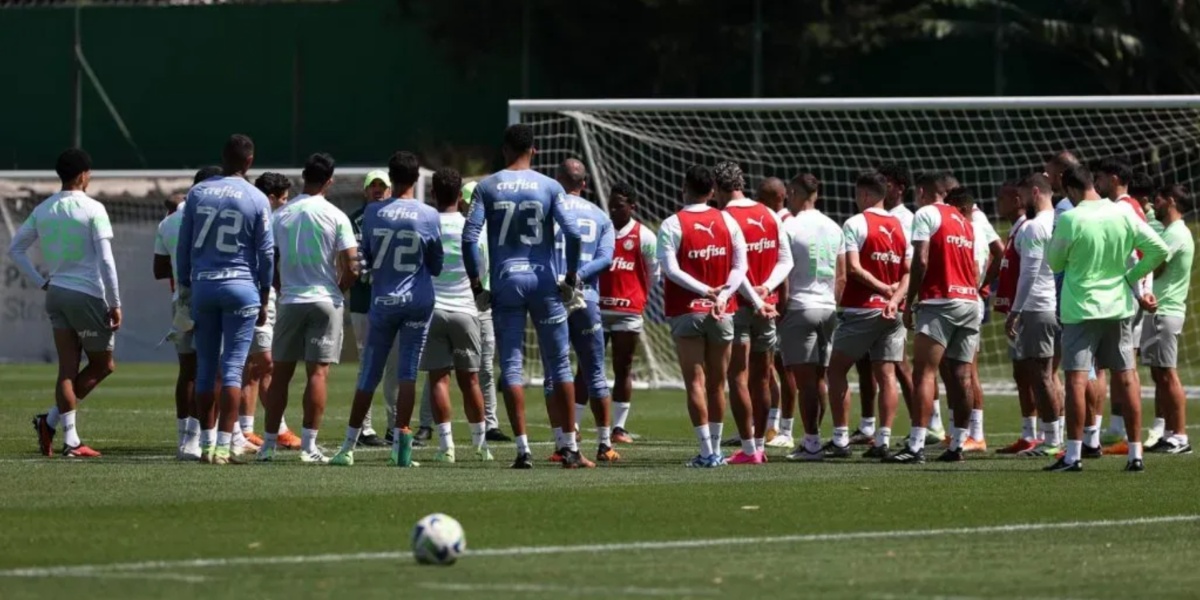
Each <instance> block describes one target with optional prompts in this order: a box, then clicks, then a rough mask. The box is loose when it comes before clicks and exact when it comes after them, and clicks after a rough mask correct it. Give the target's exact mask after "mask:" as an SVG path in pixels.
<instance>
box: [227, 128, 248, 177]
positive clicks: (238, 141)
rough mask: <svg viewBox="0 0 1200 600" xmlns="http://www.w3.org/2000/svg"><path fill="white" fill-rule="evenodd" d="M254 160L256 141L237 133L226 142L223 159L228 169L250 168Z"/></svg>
mask: <svg viewBox="0 0 1200 600" xmlns="http://www.w3.org/2000/svg"><path fill="white" fill-rule="evenodd" d="M252 158H254V140H252V139H250V136H248V135H242V134H240V133H235V134H233V135H231V136H229V139H228V140H225V147H224V148H223V149H222V150H221V159H222V161H223V162H224V163H225V166H226V167H232V168H237V169H245V168H246V167H248V166H250V160H251V159H252Z"/></svg>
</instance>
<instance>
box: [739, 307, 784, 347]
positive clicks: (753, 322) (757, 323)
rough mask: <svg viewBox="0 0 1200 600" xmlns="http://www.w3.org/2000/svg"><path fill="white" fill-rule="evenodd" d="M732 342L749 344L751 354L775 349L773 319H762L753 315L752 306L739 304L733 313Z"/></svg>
mask: <svg viewBox="0 0 1200 600" xmlns="http://www.w3.org/2000/svg"><path fill="white" fill-rule="evenodd" d="M733 340H734V341H735V342H737V343H739V344H749V346H750V350H751V351H752V352H766V351H768V350H774V349H775V319H764V318H762V317H760V316H758V315H757V314H755V310H754V305H753V304H749V305H745V304H739V305H738V309H737V312H735V313H733Z"/></svg>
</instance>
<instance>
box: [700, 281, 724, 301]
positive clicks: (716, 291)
mask: <svg viewBox="0 0 1200 600" xmlns="http://www.w3.org/2000/svg"><path fill="white" fill-rule="evenodd" d="M723 289H725V286H723V285H722V286H718V287H710V288H708V291H707V292H705V293H704V297H705V298H708V299H709V300H712V301H713V302H716V301H717V297H718V296H720V295H721V290H723Z"/></svg>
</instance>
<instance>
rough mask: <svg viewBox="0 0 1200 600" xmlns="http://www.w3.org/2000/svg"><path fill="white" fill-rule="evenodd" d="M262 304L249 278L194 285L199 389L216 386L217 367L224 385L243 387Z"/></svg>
mask: <svg viewBox="0 0 1200 600" xmlns="http://www.w3.org/2000/svg"><path fill="white" fill-rule="evenodd" d="M261 305H262V301H261V298H260V296H259V293H258V289H257V288H256V287H255V285H254V282H253V281H251V280H249V279H224V280H216V281H212V280H201V281H197V282H195V283H193V284H192V321H194V322H195V328H194V329H193V331H192V343H193V344H194V345H195V347H196V389H197V390H210V389H212V388H213V386H214V385H216V383H217V369H218V368H219V369H220V373H221V385H222V386H224V387H236V388H240V387H242V370H243V369H244V368H245V366H246V356H247V355H248V354H249V353H250V343H251V342H252V341H254V324H255V321H257V320H258V309H259V307H260V306H261ZM222 340H223V341H224V351H222ZM218 361H219V362H218Z"/></svg>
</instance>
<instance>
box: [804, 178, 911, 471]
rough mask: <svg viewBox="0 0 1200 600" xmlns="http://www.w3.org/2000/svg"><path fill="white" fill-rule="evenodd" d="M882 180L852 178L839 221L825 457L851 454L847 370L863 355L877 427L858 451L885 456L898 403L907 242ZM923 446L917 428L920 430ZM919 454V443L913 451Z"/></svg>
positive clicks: (905, 288) (906, 286) (902, 354)
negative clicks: (840, 278)
mask: <svg viewBox="0 0 1200 600" xmlns="http://www.w3.org/2000/svg"><path fill="white" fill-rule="evenodd" d="M887 186H888V183H887V179H886V178H885V177H884V176H883V175H882V174H881V173H879V172H877V171H868V172H866V173H863V174H861V175H859V176H858V179H856V180H855V182H854V191H855V202H856V203H857V204H858V208H859V211H860V212H859V214H857V215H854V216H853V217H850V218H849V219H847V220H846V223H845V224H844V225H843V226H842V235H843V238H844V240H845V246H846V249H845V261H846V288H845V291H844V292H843V294H842V298H841V302H840V307H841V309H842V312H841V316H840V318H839V322H838V327H837V329H836V330H835V331H834V333H833V354H832V355H831V356H830V359H829V368H828V370H827V375H828V377H829V404H830V412H831V413H832V415H833V440H831V441H830V442H829V443H828V444H826V445H825V447H824V449H823V450H824V453H825V458H849V457H850V428H849V422H850V390H849V388H848V386H847V383H846V374H847V373H848V372H849V370H850V367H852V366H854V364H855V363H856V362H858V361H859V359H861V358H862V357H863V356H869V357H870V359H871V376H869V377H866V379H870V380H873V381H875V382H877V383H878V385H879V406H880V415H879V416H880V421H881V423H880V427H878V428H876V430H875V438H874V442H875V443H874V445H873V446H872V447H871V448H869V449H868V450H867V452H866V453H865V454H864V456H871V457H886V452H887V447H888V445H889V444H890V443H891V439H890V438H891V434H892V429H891V428H892V421H893V419H894V418H895V412H896V404H897V402H898V398H897V391H896V370H897V367H896V363H898V362H900V361H901V360H903V359H904V344H905V337H906V336H905V333H904V326H903V325H902V324H901V323H900V319H899V316H900V315H899V308H900V305H901V302H902V300H903V298H904V294H905V291H906V290H907V289H908V267H909V262H910V260H911V258H912V257H911V252H912V250H911V248H912V247H911V246H910V245H909V243H908V240H906V239H905V238H904V227H903V226H902V225H901V224H900V220H899V219H897V218H896V217H894V216H892V214H891V213H889V212H888V211H887V210H885V209H884V208H883V203H884V198H885V197H886V196H887V189H888V187H887ZM920 431H921V438H920V441H921V443H922V444H924V442H925V437H924V428H923V427H922V428H921V429H920ZM914 450H916V451H917V452H918V455H919V456H920V454H919V452H920V448H919V447H918V448H915V449H914Z"/></svg>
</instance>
